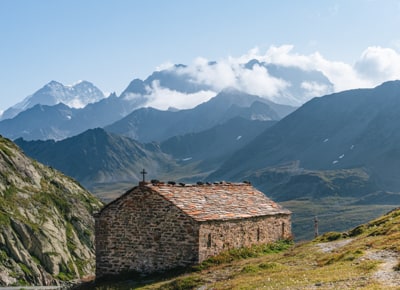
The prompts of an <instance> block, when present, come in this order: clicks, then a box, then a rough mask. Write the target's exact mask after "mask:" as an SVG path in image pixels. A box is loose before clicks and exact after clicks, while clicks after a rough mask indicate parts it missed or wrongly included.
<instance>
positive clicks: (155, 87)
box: [146, 81, 216, 110]
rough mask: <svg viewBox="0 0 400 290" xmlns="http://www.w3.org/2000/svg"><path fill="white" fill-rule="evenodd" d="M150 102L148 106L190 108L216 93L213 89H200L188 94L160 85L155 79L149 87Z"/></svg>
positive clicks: (165, 108) (164, 108)
mask: <svg viewBox="0 0 400 290" xmlns="http://www.w3.org/2000/svg"><path fill="white" fill-rule="evenodd" d="M147 91H148V93H149V94H148V95H147V96H146V97H147V98H148V100H149V101H148V102H147V104H146V106H148V107H153V108H157V109H160V110H167V109H168V108H169V107H174V108H177V109H189V108H193V107H195V106H196V105H198V104H200V103H203V102H206V101H208V100H209V99H211V98H212V97H214V96H215V95H216V92H213V91H199V92H196V93H193V94H186V93H182V92H178V91H175V90H170V89H167V88H163V87H161V86H160V84H159V82H158V81H153V83H152V84H151V87H148V88H147Z"/></svg>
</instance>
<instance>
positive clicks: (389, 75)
mask: <svg viewBox="0 0 400 290" xmlns="http://www.w3.org/2000/svg"><path fill="white" fill-rule="evenodd" d="M355 69H356V70H357V71H358V73H359V74H360V75H362V76H363V77H364V78H366V79H368V80H370V81H372V82H384V81H387V80H392V79H400V55H399V54H398V53H397V52H396V51H395V50H393V49H391V48H382V47H379V46H373V47H368V48H367V49H366V50H365V51H364V52H363V53H362V55H361V57H360V59H359V60H358V61H357V62H356V64H355Z"/></svg>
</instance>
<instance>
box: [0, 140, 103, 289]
mask: <svg viewBox="0 0 400 290" xmlns="http://www.w3.org/2000/svg"><path fill="white" fill-rule="evenodd" d="M101 206H102V203H101V202H100V201H99V200H98V199H97V198H95V197H94V196H92V195H91V194H90V193H89V192H88V191H86V190H85V189H84V188H83V187H81V186H80V185H79V184H78V183H77V182H76V181H74V180H73V179H71V178H69V177H67V176H65V175H63V174H61V173H60V172H58V171H56V170H54V169H53V168H49V167H47V166H44V165H43V164H40V163H38V162H36V161H34V160H32V159H30V158H28V157H26V156H25V155H24V154H23V152H22V151H21V150H20V149H19V148H18V147H17V146H16V145H15V144H14V143H12V142H11V141H9V140H8V139H5V138H2V137H0V286H6V285H62V284H65V283H69V282H71V281H74V280H78V279H80V278H83V277H85V276H90V275H93V274H94V263H95V259H94V220H93V213H94V212H96V211H98V210H99V209H100V208H101Z"/></svg>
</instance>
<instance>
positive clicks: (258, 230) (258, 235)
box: [257, 227, 260, 242]
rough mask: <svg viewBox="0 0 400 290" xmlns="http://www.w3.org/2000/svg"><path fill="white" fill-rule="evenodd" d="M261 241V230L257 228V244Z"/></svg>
mask: <svg viewBox="0 0 400 290" xmlns="http://www.w3.org/2000/svg"><path fill="white" fill-rule="evenodd" d="M259 241H260V228H259V227H258V228H257V242H259Z"/></svg>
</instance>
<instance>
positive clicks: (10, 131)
mask: <svg viewBox="0 0 400 290" xmlns="http://www.w3.org/2000/svg"><path fill="white" fill-rule="evenodd" d="M136 105H137V104H136V103H135V101H132V100H124V99H121V98H119V97H117V96H116V95H115V94H111V95H110V96H109V97H108V98H104V99H102V100H100V101H99V102H96V103H93V104H88V105H87V106H86V107H84V108H81V109H74V108H70V107H68V106H67V105H65V104H63V103H59V104H57V105H54V106H47V105H36V106H34V107H32V108H29V109H27V110H25V111H23V112H21V113H20V114H18V115H17V116H15V117H14V118H12V119H6V120H2V121H0V134H2V135H4V136H6V137H7V138H10V139H17V138H20V137H22V138H24V139H25V140H48V139H54V140H62V139H65V138H67V137H71V136H75V135H77V134H80V133H82V132H84V131H86V130H88V129H92V128H97V127H103V126H106V125H109V124H111V123H113V122H115V121H117V120H119V119H121V118H122V117H124V116H125V115H127V114H128V113H130V112H131V111H132V110H133V109H134V108H136Z"/></svg>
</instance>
